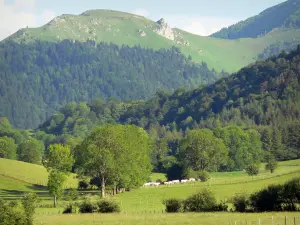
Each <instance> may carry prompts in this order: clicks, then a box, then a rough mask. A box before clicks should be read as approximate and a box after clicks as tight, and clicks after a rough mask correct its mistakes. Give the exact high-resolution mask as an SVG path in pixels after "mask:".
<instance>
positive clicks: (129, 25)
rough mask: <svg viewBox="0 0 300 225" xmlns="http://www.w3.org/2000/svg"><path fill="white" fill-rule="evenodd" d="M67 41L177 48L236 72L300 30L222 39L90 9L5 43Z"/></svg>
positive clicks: (211, 65)
mask: <svg viewBox="0 0 300 225" xmlns="http://www.w3.org/2000/svg"><path fill="white" fill-rule="evenodd" d="M65 39H67V40H72V41H80V42H85V41H87V40H94V41H96V42H97V43H100V42H106V43H114V44H117V45H119V46H121V45H123V44H124V45H128V46H130V47H133V46H135V45H140V46H141V47H144V48H152V49H154V50H159V49H161V48H165V49H170V48H172V46H175V47H178V48H180V49H181V51H182V52H183V53H184V54H185V55H186V56H187V57H188V56H192V59H193V60H194V62H198V63H201V62H202V61H204V62H205V63H207V65H208V67H209V68H210V69H215V70H216V71H219V72H220V71H222V70H224V71H226V72H236V71H238V70H239V69H240V68H242V67H244V66H246V65H248V64H249V63H252V62H254V61H255V59H256V58H257V55H258V54H260V53H262V52H263V50H264V49H265V48H267V47H268V46H269V45H271V44H274V43H277V42H278V41H283V40H285V41H288V42H289V41H292V40H294V39H296V40H300V31H299V30H292V31H291V30H289V31H286V32H284V31H282V32H279V33H276V32H275V33H273V34H269V35H267V36H265V37H262V38H257V39H243V40H221V39H216V38H211V37H201V36H198V35H194V34H190V33H187V32H185V31H182V30H180V29H172V28H171V27H170V26H169V25H168V24H167V22H166V21H165V20H163V19H161V20H159V21H157V22H154V21H151V20H149V19H147V18H145V17H142V16H137V15H133V14H129V13H124V12H118V11H112V10H90V11H86V12H84V13H82V14H80V15H61V16H59V17H57V18H55V19H53V20H52V21H51V22H49V23H48V24H46V25H44V26H42V27H39V28H24V29H21V30H19V31H18V32H16V33H15V34H13V35H12V36H10V37H8V38H7V39H6V40H4V42H6V41H8V40H13V41H15V42H18V43H30V42H33V41H34V40H39V41H49V42H61V41H63V40H65ZM229 52H230V54H229Z"/></svg>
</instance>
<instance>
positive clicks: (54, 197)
mask: <svg viewBox="0 0 300 225" xmlns="http://www.w3.org/2000/svg"><path fill="white" fill-rule="evenodd" d="M53 204H54V208H56V195H54V196H53Z"/></svg>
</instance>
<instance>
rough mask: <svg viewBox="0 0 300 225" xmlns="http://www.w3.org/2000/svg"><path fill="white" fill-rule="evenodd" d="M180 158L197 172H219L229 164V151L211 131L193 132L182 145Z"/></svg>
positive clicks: (190, 132)
mask: <svg viewBox="0 0 300 225" xmlns="http://www.w3.org/2000/svg"><path fill="white" fill-rule="evenodd" d="M180 158H181V160H182V161H183V163H184V164H186V165H187V166H188V167H190V168H192V169H193V170H195V171H199V170H201V171H204V170H207V171H217V170H218V169H219V168H220V167H221V166H222V165H225V164H226V163H227V159H228V149H227V148H226V146H225V145H224V143H223V140H222V139H220V138H217V137H215V136H214V134H213V133H212V132H211V131H210V130H207V129H202V130H191V131H189V132H188V133H187V135H186V137H185V138H184V139H183V140H182V142H181V143H180Z"/></svg>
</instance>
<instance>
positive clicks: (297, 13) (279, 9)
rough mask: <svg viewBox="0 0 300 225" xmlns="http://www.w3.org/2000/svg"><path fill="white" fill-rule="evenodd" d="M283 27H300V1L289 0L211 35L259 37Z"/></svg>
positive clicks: (228, 37) (232, 37)
mask: <svg viewBox="0 0 300 225" xmlns="http://www.w3.org/2000/svg"><path fill="white" fill-rule="evenodd" d="M281 28H287V29H290V28H292V29H293V28H300V1H299V0H288V1H285V2H282V3H280V4H278V5H275V6H272V7H270V8H268V9H265V10H264V11H262V12H261V13H259V14H258V15H256V16H252V17H250V18H248V19H246V20H244V21H240V22H238V23H236V24H233V25H231V26H229V27H227V28H223V29H221V30H220V31H218V32H216V33H214V34H212V35H210V36H211V37H216V38H222V39H239V38H258V37H260V36H264V35H265V34H267V33H269V32H272V31H273V32H274V31H276V29H281Z"/></svg>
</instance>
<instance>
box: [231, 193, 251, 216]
mask: <svg viewBox="0 0 300 225" xmlns="http://www.w3.org/2000/svg"><path fill="white" fill-rule="evenodd" d="M249 203H250V202H249V198H248V196H247V195H246V194H237V195H235V196H234V197H233V198H232V204H233V206H234V208H235V211H237V212H246V209H247V207H248V206H249Z"/></svg>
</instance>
